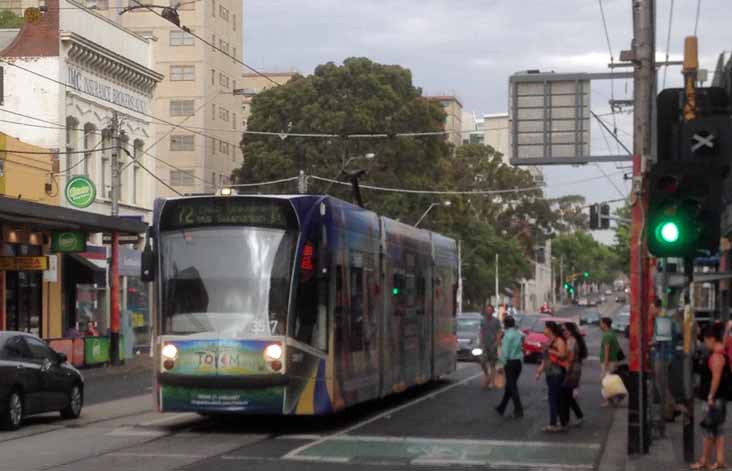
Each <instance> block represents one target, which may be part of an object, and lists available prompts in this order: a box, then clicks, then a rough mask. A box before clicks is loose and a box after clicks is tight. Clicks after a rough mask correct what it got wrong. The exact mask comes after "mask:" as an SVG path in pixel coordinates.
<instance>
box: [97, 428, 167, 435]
mask: <svg viewBox="0 0 732 471" xmlns="http://www.w3.org/2000/svg"><path fill="white" fill-rule="evenodd" d="M104 435H106V436H108V437H162V436H163V435H167V432H162V431H158V430H140V429H134V428H118V429H116V430H112V431H111V432H108V433H105V434H104Z"/></svg>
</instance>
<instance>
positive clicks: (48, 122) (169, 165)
mask: <svg viewBox="0 0 732 471" xmlns="http://www.w3.org/2000/svg"><path fill="white" fill-rule="evenodd" d="M0 111H3V112H6V113H10V114H14V115H18V116H22V117H24V118H27V119H32V120H35V121H39V122H42V123H46V124H51V125H53V126H56V129H68V128H67V127H66V126H64V125H62V124H59V123H55V122H53V121H48V120H46V119H43V118H38V117H36V116H31V115H27V114H23V113H18V112H15V111H10V110H6V109H2V108H0ZM21 124H23V125H25V123H21ZM31 126H32V125H31ZM72 129H75V130H77V131H83V129H82V128H72ZM95 134H102V132H101V131H99V130H97V131H95ZM100 143H101V141H100V142H99V143H98V144H97V145H99V144H100ZM95 147H96V146H95ZM143 153H144V154H145V155H147V156H148V157H150V158H151V159H153V160H155V161H157V162H160V163H162V164H164V165H166V166H168V167H170V168H172V169H175V170H178V171H181V172H185V170H183V169H182V168H180V167H177V166H175V165H173V164H171V163H169V162H166V161H165V160H163V159H161V158H159V157H157V156H154V155H152V154H150V153H148V152H145V151H144V150H143ZM146 171H148V172H149V170H146ZM58 175H59V176H60V175H63V174H61V173H60V174H58ZM203 182H204V183H205V184H207V185H211V186H214V187H215V186H216V183H215V182H213V183H209V182H208V181H206V180H203Z"/></svg>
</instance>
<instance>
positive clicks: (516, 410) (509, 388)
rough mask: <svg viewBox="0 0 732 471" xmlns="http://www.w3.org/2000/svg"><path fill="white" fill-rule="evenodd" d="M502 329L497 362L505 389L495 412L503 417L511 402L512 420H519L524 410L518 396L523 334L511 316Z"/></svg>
mask: <svg viewBox="0 0 732 471" xmlns="http://www.w3.org/2000/svg"><path fill="white" fill-rule="evenodd" d="M503 327H504V332H503V339H502V340H501V355H500V357H499V361H500V364H501V366H502V367H503V369H504V371H505V372H506V387H505V389H504V391H503V399H502V400H501V403H500V404H498V406H497V407H496V412H498V413H499V414H500V415H503V413H504V412H506V406H508V401H509V400H511V401H513V418H515V419H520V418H522V417H523V416H524V408H523V406H522V405H521V398H520V396H519V389H518V379H519V376H521V366H522V365H521V364H522V360H523V357H524V351H523V344H524V334H523V333H522V332H521V331H520V330H518V329H517V328H516V321H515V320H514V318H513V317H511V316H507V317H506V319H505V320H504V321H503Z"/></svg>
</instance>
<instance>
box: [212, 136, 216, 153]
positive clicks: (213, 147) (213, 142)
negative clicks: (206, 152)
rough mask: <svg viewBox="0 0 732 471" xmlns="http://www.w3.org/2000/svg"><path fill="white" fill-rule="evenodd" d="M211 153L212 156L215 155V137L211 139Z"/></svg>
mask: <svg viewBox="0 0 732 471" xmlns="http://www.w3.org/2000/svg"><path fill="white" fill-rule="evenodd" d="M211 153H212V154H213V155H216V138H215V137H212V138H211Z"/></svg>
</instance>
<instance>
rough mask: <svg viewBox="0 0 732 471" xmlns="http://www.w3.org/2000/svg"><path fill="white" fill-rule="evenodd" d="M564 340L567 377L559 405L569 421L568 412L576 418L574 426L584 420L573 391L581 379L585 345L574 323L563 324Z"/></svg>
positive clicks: (585, 352)
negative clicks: (567, 357) (565, 344)
mask: <svg viewBox="0 0 732 471" xmlns="http://www.w3.org/2000/svg"><path fill="white" fill-rule="evenodd" d="M564 339H565V340H566V341H567V354H568V355H569V368H568V369H567V375H566V376H565V378H564V383H562V396H563V399H564V400H563V401H561V404H562V405H563V406H564V411H562V413H563V414H564V416H565V417H566V418H567V420H568V421H569V416H570V414H569V412H570V410H571V411H573V412H574V415H575V416H577V422H575V425H576V426H579V425H582V422H584V420H585V415H584V413H583V412H582V408H580V406H579V404H578V403H577V399H576V398H575V391H576V390H577V388H578V387H579V385H580V381H581V379H582V361H583V360H584V359H585V358H587V344H585V339H584V338H583V337H582V333H581V332H580V331H579V329H578V328H577V324H575V323H574V322H565V323H564Z"/></svg>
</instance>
